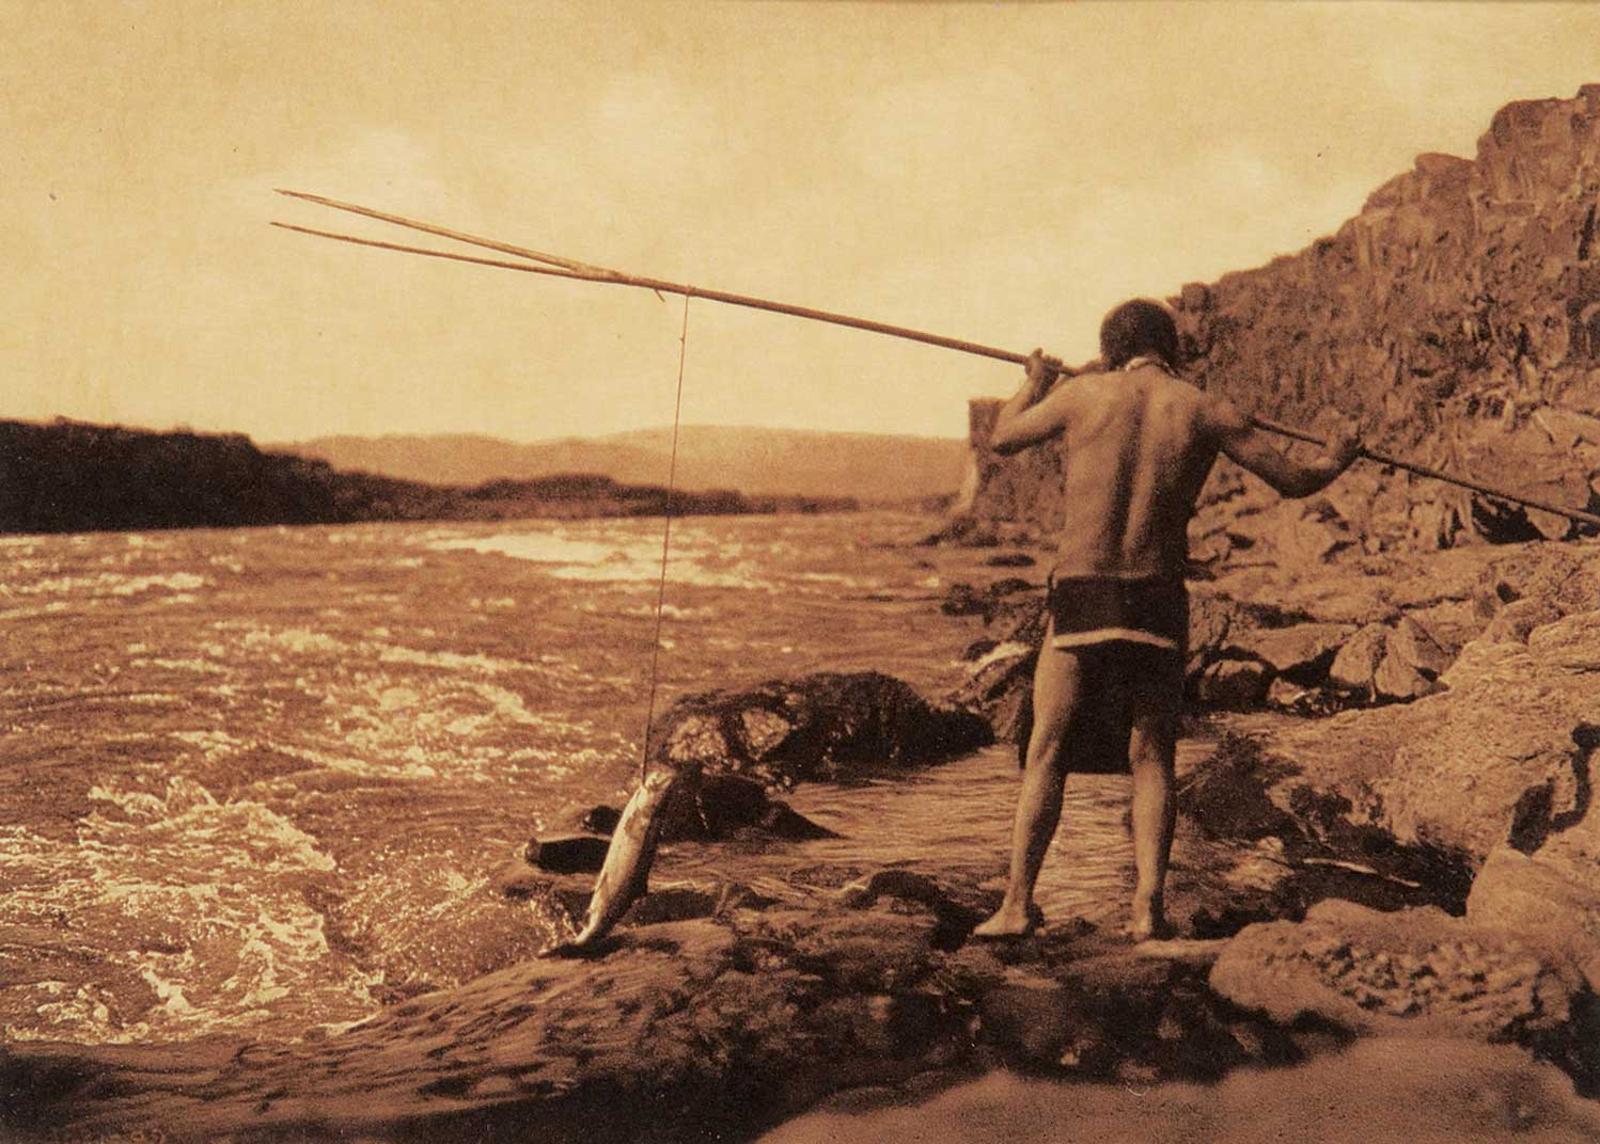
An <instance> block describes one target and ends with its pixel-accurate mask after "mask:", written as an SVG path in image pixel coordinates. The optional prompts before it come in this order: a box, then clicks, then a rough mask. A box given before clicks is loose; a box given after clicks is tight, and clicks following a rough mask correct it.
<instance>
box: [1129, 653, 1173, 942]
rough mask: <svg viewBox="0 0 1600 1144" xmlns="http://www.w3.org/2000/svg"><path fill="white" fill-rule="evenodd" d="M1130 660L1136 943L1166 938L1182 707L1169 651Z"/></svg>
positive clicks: (1132, 923) (1133, 927) (1132, 926)
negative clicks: (1175, 766)
mask: <svg viewBox="0 0 1600 1144" xmlns="http://www.w3.org/2000/svg"><path fill="white" fill-rule="evenodd" d="M1140 651H1141V654H1140V655H1138V656H1129V657H1128V658H1127V660H1126V661H1125V666H1124V670H1126V671H1128V672H1129V673H1130V677H1131V678H1130V679H1129V683H1130V685H1131V687H1132V705H1133V710H1132V722H1133V730H1132V734H1131V735H1130V737H1129V741H1128V765H1129V769H1130V770H1131V772H1132V775H1133V807H1132V819H1133V862H1134V868H1135V870H1136V871H1137V881H1136V883H1135V886H1134V890H1133V917H1132V919H1131V921H1130V924H1129V926H1128V931H1129V933H1130V934H1132V936H1133V939H1134V940H1135V941H1143V940H1145V939H1146V938H1151V937H1165V936H1168V935H1169V934H1170V932H1171V929H1170V927H1169V926H1168V924H1167V919H1166V911H1165V907H1166V900H1165V894H1166V882H1167V862H1168V859H1169V858H1170V857H1171V854H1172V831H1173V827H1174V825H1175V823H1176V821H1177V802H1176V800H1175V799H1174V798H1173V793H1172V768H1173V759H1174V757H1175V755H1176V753H1177V743H1178V714H1179V711H1180V710H1181V707H1182V703H1183V668H1182V663H1181V661H1180V660H1179V658H1178V657H1177V656H1176V655H1173V654H1171V653H1168V652H1156V653H1153V654H1150V653H1145V652H1144V649H1140Z"/></svg>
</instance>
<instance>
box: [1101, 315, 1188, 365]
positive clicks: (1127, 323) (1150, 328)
mask: <svg viewBox="0 0 1600 1144" xmlns="http://www.w3.org/2000/svg"><path fill="white" fill-rule="evenodd" d="M1144 354H1151V355H1154V356H1155V357H1158V358H1160V359H1161V360H1162V361H1164V362H1166V363H1167V365H1169V366H1170V367H1172V368H1173V369H1177V368H1178V327H1177V324H1176V323H1175V322H1173V320H1172V314H1171V313H1170V312H1168V310H1167V308H1166V307H1165V306H1163V305H1162V304H1161V303H1160V302H1153V301H1151V300H1150V299H1149V298H1135V299H1134V300H1133V301H1131V302H1124V303H1123V304H1122V305H1120V306H1118V307H1117V308H1116V309H1115V310H1112V311H1111V313H1109V314H1107V315H1106V320H1105V321H1103V322H1101V323H1100V357H1101V360H1103V361H1104V362H1105V366H1106V368H1107V369H1121V368H1122V367H1123V366H1124V365H1126V364H1128V362H1129V361H1131V360H1132V359H1134V358H1136V357H1139V356H1141V355H1144Z"/></svg>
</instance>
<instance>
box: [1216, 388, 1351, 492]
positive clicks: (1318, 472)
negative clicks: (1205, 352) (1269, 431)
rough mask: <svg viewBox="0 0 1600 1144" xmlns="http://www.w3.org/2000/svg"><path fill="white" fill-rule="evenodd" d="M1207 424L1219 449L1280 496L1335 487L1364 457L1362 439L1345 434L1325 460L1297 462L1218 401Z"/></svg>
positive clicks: (1227, 403) (1235, 410) (1332, 443)
mask: <svg viewBox="0 0 1600 1144" xmlns="http://www.w3.org/2000/svg"><path fill="white" fill-rule="evenodd" d="M1207 412H1208V415H1209V416H1208V420H1209V421H1210V428H1211V431H1212V433H1213V434H1215V437H1216V442H1217V446H1218V448H1220V449H1221V450H1222V451H1223V453H1225V454H1227V456H1228V457H1229V458H1231V459H1232V460H1234V461H1236V462H1238V463H1239V464H1240V465H1241V466H1242V467H1244V468H1245V469H1248V470H1249V471H1250V472H1252V473H1254V474H1255V475H1256V476H1258V477H1260V478H1261V479H1262V480H1264V481H1266V482H1267V484H1269V485H1271V486H1272V487H1273V488H1274V489H1275V490H1277V492H1278V493H1279V494H1280V495H1281V496H1286V497H1308V496H1311V495H1312V494H1313V493H1319V492H1321V491H1322V490H1323V489H1325V488H1327V487H1328V486H1329V485H1330V484H1332V483H1333V481H1334V478H1336V477H1337V476H1339V474H1340V473H1342V472H1344V471H1345V470H1346V469H1348V468H1349V467H1350V466H1351V464H1353V463H1354V461H1355V459H1356V458H1357V457H1359V456H1361V453H1362V449H1361V439H1360V438H1359V437H1357V436H1356V435H1355V434H1354V433H1353V432H1351V431H1349V430H1345V431H1343V432H1340V433H1338V434H1337V435H1335V436H1334V437H1333V439H1332V440H1330V441H1329V442H1328V447H1327V449H1326V451H1325V452H1324V453H1323V454H1322V456H1320V457H1317V458H1314V459H1313V460H1310V461H1296V460H1295V459H1294V458H1292V457H1290V456H1289V455H1288V454H1286V453H1284V452H1283V451H1282V450H1281V449H1279V448H1278V447H1277V446H1276V445H1274V444H1273V443H1272V442H1271V441H1270V440H1268V439H1267V435H1266V434H1265V433H1264V432H1262V431H1261V430H1260V429H1257V428H1256V427H1255V426H1254V425H1252V424H1251V423H1250V419H1249V418H1247V417H1246V416H1245V415H1244V414H1242V413H1240V412H1239V410H1238V408H1237V407H1236V406H1235V405H1234V404H1233V402H1231V401H1229V400H1227V399H1226V398H1216V399H1213V400H1212V401H1211V402H1210V406H1209V409H1208V410H1207Z"/></svg>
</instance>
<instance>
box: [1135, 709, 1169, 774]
mask: <svg viewBox="0 0 1600 1144" xmlns="http://www.w3.org/2000/svg"><path fill="white" fill-rule="evenodd" d="M1163 722H1164V721H1163ZM1176 757H1177V739H1176V736H1175V735H1174V734H1173V731H1172V730H1171V729H1169V728H1168V727H1166V726H1164V725H1163V726H1136V727H1135V728H1134V730H1133V734H1132V735H1131V736H1130V737H1129V740H1128V766H1129V767H1130V768H1131V769H1132V770H1134V771H1136V772H1137V771H1150V770H1155V771H1160V772H1163V773H1165V774H1167V775H1169V776H1170V775H1171V774H1172V770H1173V764H1174V760H1175V759H1176Z"/></svg>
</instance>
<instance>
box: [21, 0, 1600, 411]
mask: <svg viewBox="0 0 1600 1144" xmlns="http://www.w3.org/2000/svg"><path fill="white" fill-rule="evenodd" d="M0 44H4V45H5V47H4V50H3V52H0V171H3V176H0V208H3V211H4V224H3V225H0V266H3V267H4V268H5V273H4V274H0V306H3V312H4V322H3V324H0V417H3V418H21V419H26V420H43V419H48V418H52V417H56V416H66V417H72V418H78V419H83V420H91V421H114V422H120V423H124V424H130V425H137V426H145V427H150V428H171V427H175V426H188V427H192V428H195V429H200V430H218V431H230V432H244V433H248V434H250V435H251V436H253V437H255V438H256V439H257V440H258V441H263V442H288V441H294V440H304V439H307V438H311V437H317V436H322V435H327V434H335V433H339V434H363V435H376V434H384V433H486V434H492V435H496V436H501V437H507V438H511V439H515V440H538V439H544V438H552V437H564V436H590V435H599V434H605V433H611V432H617V431H622V430H627V429H634V428H642V427H650V426H659V425H663V424H667V423H669V422H670V421H671V419H672V415H673V394H674V385H675V382H676V378H677V373H678V354H679V331H680V323H681V322H682V321H683V316H684V315H683V309H682V303H681V302H680V301H679V300H678V299H676V298H667V299H666V300H661V299H658V298H657V297H656V296H654V295H653V294H651V293H648V292H643V291H637V290H630V289H623V288H619V287H615V286H601V285H593V284H586V283H572V282H560V281H552V280H548V279H538V278H534V277H532V276H528V275H518V274H512V273H508V272H504V271H496V270H490V269H484V268H479V267H471V266H458V265H448V264H444V263H439V262H435V261H432V260H427V259H419V258H413V257H410V256H405V255H398V254H391V253H386V252H378V251H370V250H362V249H357V248H354V247H350V246H346V245H341V244H336V243H330V242H326V241H323V240H319V239H314V238H307V237H303V236H300V235H295V234H291V233H288V232H285V231H281V230H275V229H272V228H270V227H268V225H267V223H268V222H269V220H272V219H281V220H284V221H290V222H299V223H303V224H307V225H312V226H319V225H320V226H330V224H331V226H332V229H340V230H348V231H351V232H355V233H361V234H368V235H375V236H382V237H386V238H390V239H397V240H399V241H411V240H412V239H413V238H414V237H415V236H410V237H408V236H407V235H406V234H405V233H404V232H394V231H392V229H391V228H386V227H383V226H381V225H380V224H375V223H369V222H366V221H364V220H359V219H347V218H345V217H340V216H336V215H333V214H331V213H330V212H328V211H326V210H324V209H322V208H317V207H313V206H309V205H306V204H301V203H295V202H291V201H290V200H286V199H283V198H282V197H280V196H277V195H275V194H274V193H273V188H275V187H291V188H297V189H304V190H308V191H313V192H317V193H321V194H325V195H331V196H335V197H339V198H344V199H350V200H354V201H356V202H360V203H365V204H368V205H371V206H375V207H378V208H381V209H386V210H389V211H392V212H395V213H399V214H404V215H409V216H412V217H418V218H423V219H428V220H431V221H437V222H441V223H444V224H446V225H450V226H453V227H456V228H458V229H463V230H468V231H474V232H477V233H485V234H489V235H493V236H495V237H498V238H501V239H503V240H505V241H508V242H515V243H519V244H523V245H527V246H531V247H534V248H536V249H541V250H550V251H556V252H559V253H562V254H565V255H568V256H570V257H574V258H577V259H580V260H584V261H589V262H595V263H600V264H603V265H610V266H616V267H619V268H622V269H625V270H630V271H634V272H637V273H641V274H649V275H654V276H657V277H661V278H666V279H670V280H676V281H688V282H691V283H694V284H698V285H702V286H707V287H712V288H720V289H724V290H732V291H737V292H742V293H750V294H756V295H762V296H766V297H771V298H778V299H782V300H786V301H792V302H797V303H801V304H806V305H812V306H817V307H822V308H826V309H832V310H838V311H844V312H847V313H853V314H858V315H861V316H864V317H870V318H876V319H879V320H882V321H888V322H894V323H898V324H902V325H907V326H912V327H916V328H920V329H927V330H933V331H937V332H940V333H944V334H947V335H951V336H954V337H959V338H966V339H970V340H973V341H977V342H981V343H987V344H991V345H998V346H1001V347H1004V348H1008V349H1014V350H1018V351H1022V352H1026V351H1027V350H1029V349H1031V348H1032V347H1034V346H1035V345H1042V346H1044V347H1045V348H1046V349H1048V350H1050V351H1052V352H1055V353H1058V354H1060V355H1062V356H1063V357H1065V358H1066V359H1068V360H1069V361H1082V360H1085V359H1087V358H1089V357H1091V356H1093V353H1094V339H1095V333H1096V330H1097V328H1098V324H1099V319H1100V317H1101V315H1102V314H1104V312H1105V311H1106V310H1107V309H1109V308H1110V307H1111V306H1113V305H1115V304H1116V303H1117V302H1119V301H1121V300H1123V299H1125V298H1127V297H1129V296H1134V295H1141V294H1143V295H1154V296H1158V297H1159V296H1166V295H1170V294H1173V293H1175V292H1176V291H1177V290H1178V288H1179V287H1180V286H1181V285H1182V284H1183V283H1185V282H1190V281H1206V280H1212V279H1215V278H1216V277H1218V276H1220V275H1221V274H1222V273H1224V272H1226V271H1229V270H1235V269H1245V268H1248V267H1251V266H1255V265H1259V264H1261V263H1262V262H1265V261H1267V260H1268V259H1270V258H1271V257H1273V256H1275V255H1277V254H1282V253H1288V252H1291V251H1294V250H1297V249H1299V248H1301V247H1303V246H1305V245H1306V244H1307V243H1309V242H1310V241H1312V240H1313V239H1315V238H1316V237H1318V236H1320V235H1323V234H1327V233H1331V232H1332V231H1334V230H1336V229H1337V227H1338V225H1339V224H1340V223H1341V222H1342V221H1343V220H1344V219H1345V218H1347V217H1349V216H1350V215H1352V214H1354V213H1355V212H1356V211H1358V210H1359V209H1360V207H1361V204H1362V202H1363V200H1364V199H1365V197H1366V196H1367V194H1368V193H1370V192H1371V191H1372V190H1374V189H1375V188H1376V187H1378V186H1379V185H1380V184H1381V183H1383V182H1384V181H1386V180H1387V179H1388V178H1390V177H1391V176H1393V175H1395V174H1398V173H1399V172H1401V171H1404V170H1406V169H1408V168H1409V167H1410V165H1411V162H1412V160H1413V158H1414V156H1415V155H1416V154H1418V153H1419V152H1426V151H1445V152H1449V153H1453V154H1458V155H1468V156H1470V155H1471V154H1473V153H1474V150H1475V147H1476V141H1477V139H1478V137H1479V136H1480V135H1481V134H1482V133H1483V132H1484V131H1485V130H1486V128H1487V126H1488V123H1489V119H1490V116H1491V115H1492V114H1493V113H1494V111H1495V110H1496V109H1497V108H1499V107H1500V106H1501V105H1503V104H1505V103H1507V102H1509V101H1511V100H1515V99H1529V98H1547V97H1562V98H1565V97H1570V96H1572V95H1573V94H1574V93H1575V92H1576V90H1577V88H1578V86H1579V85H1580V84H1582V83H1585V82H1596V81H1600V5H1582V4H1573V5H1569V4H1560V3H1538V4H1531V5H1520V4H1488V3H1472V4H1464V5H1456V4H1446V3H1392V4H1383V3H1360V4H1355V3H1348V4H1347V3H1335V4H1326V5H1324V4H1312V3H1304V4H1288V3H1269V4H1235V3H1220V2H1219V3H1184V4H1178V5H1168V4H1162V3H1154V2H1141V3H1120V2H1116V0H1102V2H1096V3H1080V4H1050V3H1034V4H1018V5H1005V6H1002V5H996V4H978V3H971V4H961V3H926V4H906V3H870V4H857V3H842V2H841V3H804V2H799V0H764V2H749V3H734V2H709V0H681V2H668V0H659V2H653V0H632V2H628V3H616V4H612V3H605V2H597V0H581V2H579V0H573V2H570V3H538V2H521V3H492V2H484V0H476V2H474V3H471V4H457V3H443V2H441V3H409V2H406V0H391V2H387V3H382V2H374V3H366V2H361V0H340V3H337V4H328V3H326V2H324V0H318V2H314V3H302V2H297V0H273V2H270V3H269V2H265V0H259V2H253V3H252V2H236V3H217V2H206V3H201V2H197V0H160V2H152V3H117V2H114V0H94V2H82V3H74V2H71V0H0ZM424 241H427V242H431V241H433V240H424ZM441 245H443V244H441ZM685 349H686V352H685V361H684V396H683V418H684V421H685V422H687V423H698V424H722V425H763V426H776V427H794V428H819V429H832V430H845V431H857V432H878V433H907V434H918V435H937V436H959V435H963V434H964V433H965V431H966V405H967V400H968V399H969V398H970V397H973V396H977V395H984V394H993V395H1005V394H1009V393H1010V392H1011V391H1013V390H1014V389H1015V387H1016V384H1017V382H1018V380H1019V379H1018V377H1017V373H1018V371H1017V370H1016V369H1015V367H1012V366H1009V365H1006V364H1004V363H997V362H993V361H988V360H985V359H981V358H976V357H969V356H965V355H960V354H955V353H952V352H950V351H945V350H937V349H932V348H929V347H924V346H918V345H914V344H911V343H907V342H901V341H897V340H892V339H887V338H883V337H879V336H875V335H870V334H864V333H860V332H855V331H850V330H843V329H838V328H834V327H827V326H822V325H818V324H815V323H810V322H802V321H799V320H797V319H793V318H785V317H777V316H772V315H766V314H760V313H755V312H750V311H744V310H737V309H732V308H728V307H723V306H718V305H715V304H712V303H708V302H703V301H702V302H696V303H693V304H691V306H690V311H689V315H688V337H687V345H686V347H685Z"/></svg>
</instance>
